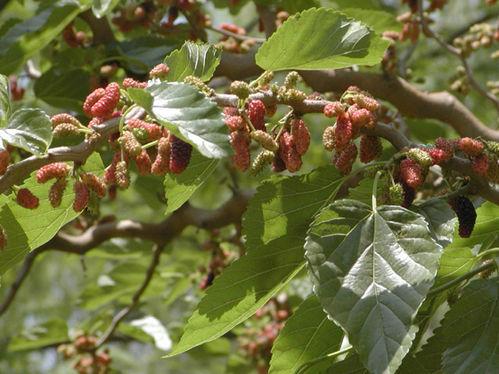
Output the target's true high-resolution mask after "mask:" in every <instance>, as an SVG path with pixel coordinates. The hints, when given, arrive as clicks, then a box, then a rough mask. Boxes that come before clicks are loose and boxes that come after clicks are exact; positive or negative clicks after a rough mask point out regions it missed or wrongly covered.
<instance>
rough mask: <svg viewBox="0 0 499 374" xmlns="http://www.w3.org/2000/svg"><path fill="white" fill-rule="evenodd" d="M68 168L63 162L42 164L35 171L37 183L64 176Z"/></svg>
mask: <svg viewBox="0 0 499 374" xmlns="http://www.w3.org/2000/svg"><path fill="white" fill-rule="evenodd" d="M69 169H70V168H69V165H68V164H66V163H65V162H54V163H52V164H48V165H44V166H42V167H41V168H40V169H38V171H37V172H36V181H37V182H38V183H45V182H47V181H48V180H50V179H54V178H55V179H61V178H65V177H66V176H67V175H68V173H69Z"/></svg>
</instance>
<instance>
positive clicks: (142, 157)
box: [135, 149, 152, 175]
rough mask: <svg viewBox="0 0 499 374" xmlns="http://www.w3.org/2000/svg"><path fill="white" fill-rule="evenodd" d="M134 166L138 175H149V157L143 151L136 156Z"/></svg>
mask: <svg viewBox="0 0 499 374" xmlns="http://www.w3.org/2000/svg"><path fill="white" fill-rule="evenodd" d="M135 164H136V165H137V170H138V172H139V174H140V175H147V174H150V173H151V164H152V162H151V157H149V154H148V153H147V151H146V150H145V149H143V150H142V152H141V153H140V154H139V155H138V156H137V158H136V159H135Z"/></svg>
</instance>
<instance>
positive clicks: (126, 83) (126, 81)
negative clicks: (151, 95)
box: [122, 78, 147, 88]
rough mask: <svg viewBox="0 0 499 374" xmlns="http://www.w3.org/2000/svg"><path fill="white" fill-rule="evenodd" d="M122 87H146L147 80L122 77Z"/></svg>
mask: <svg viewBox="0 0 499 374" xmlns="http://www.w3.org/2000/svg"><path fill="white" fill-rule="evenodd" d="M122 85H123V88H146V87H147V82H139V81H136V80H135V79H133V78H125V79H123V84H122Z"/></svg>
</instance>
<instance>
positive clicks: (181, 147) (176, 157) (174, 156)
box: [170, 135, 192, 174]
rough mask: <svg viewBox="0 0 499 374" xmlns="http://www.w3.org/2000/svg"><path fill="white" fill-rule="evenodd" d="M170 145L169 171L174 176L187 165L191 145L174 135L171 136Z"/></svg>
mask: <svg viewBox="0 0 499 374" xmlns="http://www.w3.org/2000/svg"><path fill="white" fill-rule="evenodd" d="M170 144H171V150H170V171H171V172H172V173H174V174H180V173H181V172H183V171H184V170H185V168H186V167H187V165H189V161H190V160H191V153H192V145H190V144H189V143H186V142H184V141H183V140H180V139H179V138H177V137H176V136H175V135H171V138H170Z"/></svg>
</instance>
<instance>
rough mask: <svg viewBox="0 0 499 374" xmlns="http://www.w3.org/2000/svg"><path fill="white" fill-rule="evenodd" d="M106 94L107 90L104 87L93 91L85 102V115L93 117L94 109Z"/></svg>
mask: <svg viewBox="0 0 499 374" xmlns="http://www.w3.org/2000/svg"><path fill="white" fill-rule="evenodd" d="M105 94H106V90H105V89H104V88H102V87H99V88H97V89H95V90H94V91H92V92H91V93H90V94H89V95H88V96H87V98H86V99H85V102H84V103H83V111H84V112H85V114H86V115H87V116H89V117H93V114H92V107H93V106H94V105H95V103H97V101H99V99H100V98H102V97H103V96H104V95H105Z"/></svg>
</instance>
